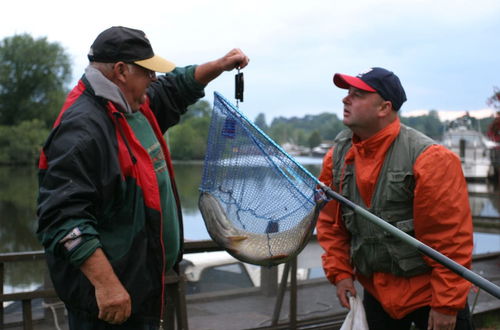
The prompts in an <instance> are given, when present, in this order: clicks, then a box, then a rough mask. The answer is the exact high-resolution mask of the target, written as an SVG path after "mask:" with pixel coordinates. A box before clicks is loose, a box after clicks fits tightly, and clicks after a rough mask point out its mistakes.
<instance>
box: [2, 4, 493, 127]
mask: <svg viewBox="0 0 500 330" xmlns="http://www.w3.org/2000/svg"><path fill="white" fill-rule="evenodd" d="M2 13H3V15H2V19H1V20H0V38H1V39H3V38H5V37H7V36H12V35H14V34H21V33H29V34H31V35H32V36H34V37H47V38H48V40H49V41H51V42H52V41H55V42H59V43H60V44H61V45H62V46H63V47H64V48H65V49H66V50H67V52H68V54H69V55H70V56H71V59H72V61H73V84H74V83H75V82H76V81H77V79H78V78H79V77H80V75H81V73H82V72H83V70H84V68H85V66H86V65H87V63H88V62H87V57H86V54H87V52H88V49H89V47H90V45H91V43H92V42H93V40H94V39H95V37H96V36H97V34H99V33H100V32H101V31H102V30H104V29H106V28H108V27H110V26H112V25H123V26H128V27H133V28H138V29H141V30H143V31H145V32H146V34H147V35H148V37H149V39H150V41H151V43H152V45H153V49H154V50H155V52H156V53H157V54H158V55H161V56H163V57H165V58H167V59H169V60H171V61H173V62H175V63H176V64H177V65H178V66H184V65H188V64H194V63H203V62H206V61H209V60H212V59H215V58H218V57H221V56H222V55H224V54H225V53H226V52H227V51H229V50H230V49H231V48H234V47H238V48H241V49H242V50H243V51H244V52H245V53H246V54H247V55H248V56H249V57H250V65H249V66H248V67H247V68H246V69H245V70H243V72H244V75H245V100H244V102H243V103H242V104H241V105H240V109H241V110H242V111H243V112H245V113H246V114H247V115H248V117H250V118H251V119H254V118H255V117H256V116H257V114H259V113H261V112H262V113H265V114H266V118H267V120H268V122H269V121H270V120H271V119H272V118H274V117H276V116H284V117H292V116H299V117H302V116H303V115H305V114H319V113H322V112H333V113H336V114H337V115H338V116H339V117H340V118H342V102H341V100H342V97H343V96H344V95H345V93H346V92H345V91H344V90H340V89H338V88H336V87H334V85H333V84H332V75H333V73H335V72H341V73H346V74H351V75H356V74H357V73H359V72H362V71H366V69H368V68H369V67H372V66H381V67H385V68H387V69H390V70H392V71H394V72H395V73H396V74H397V75H398V76H399V77H400V79H401V81H402V83H403V86H404V87H405V90H406V94H407V97H408V101H407V102H406V103H405V104H404V105H403V107H402V114H403V115H406V114H410V113H412V112H414V111H418V110H428V109H435V110H439V111H440V112H441V111H450V112H451V111H452V112H453V113H456V114H463V113H464V112H465V111H470V112H471V113H472V114H474V113H476V111H478V110H484V109H487V108H488V107H487V105H486V99H487V98H488V97H489V96H491V95H492V94H493V87H494V86H499V87H500V42H499V37H500V1H498V0H475V1H470V0H467V1H462V0H442V1H441V0H406V1H402V0H374V1H368V0H356V1H345V0H343V1H338V0H324V1H320V0H307V1H304V0H303V1H296V0H287V1H282V0H276V1H273V0H253V1H239V0H182V1H170V0H162V1H157V0H147V1H145V0H144V1H130V0H122V1H113V0H109V1H107V0H101V1H95V0H87V1H83V2H78V3H77V2H68V1H62V0H57V1H51V0H48V1H35V0H30V1H23V0H16V1H7V2H3V3H2ZM214 90H217V91H219V92H220V93H222V94H223V95H225V96H226V97H227V98H228V99H229V100H234V73H227V72H226V73H224V74H223V75H222V76H220V77H219V78H218V79H217V80H216V81H214V82H213V83H212V84H210V85H209V86H208V87H207V89H206V92H207V95H206V100H207V101H209V102H210V103H212V100H213V91H214ZM490 111H492V110H491V109H490Z"/></svg>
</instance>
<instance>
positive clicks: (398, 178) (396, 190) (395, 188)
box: [386, 172, 415, 202]
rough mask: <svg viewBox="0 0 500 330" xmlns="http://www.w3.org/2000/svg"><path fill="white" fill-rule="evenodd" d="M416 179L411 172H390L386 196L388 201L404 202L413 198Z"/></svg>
mask: <svg viewBox="0 0 500 330" xmlns="http://www.w3.org/2000/svg"><path fill="white" fill-rule="evenodd" d="M414 188H415V180H414V178H413V174H412V173H409V172H388V173H387V187H386V198H387V200H388V201H393V202H404V201H409V200H412V199H413V189H414Z"/></svg>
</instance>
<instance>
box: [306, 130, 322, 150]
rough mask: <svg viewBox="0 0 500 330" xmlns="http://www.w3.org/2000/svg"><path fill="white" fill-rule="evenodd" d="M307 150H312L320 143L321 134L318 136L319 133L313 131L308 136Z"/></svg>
mask: <svg viewBox="0 0 500 330" xmlns="http://www.w3.org/2000/svg"><path fill="white" fill-rule="evenodd" d="M308 142H309V148H310V149H311V150H312V149H313V148H314V147H317V146H319V144H320V143H321V134H319V131H314V132H312V133H311V135H310V136H309V140H308Z"/></svg>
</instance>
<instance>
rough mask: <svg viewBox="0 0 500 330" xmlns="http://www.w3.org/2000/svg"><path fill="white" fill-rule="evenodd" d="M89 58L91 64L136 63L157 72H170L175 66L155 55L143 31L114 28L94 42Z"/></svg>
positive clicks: (103, 33)
mask: <svg viewBox="0 0 500 330" xmlns="http://www.w3.org/2000/svg"><path fill="white" fill-rule="evenodd" d="M88 58H89V60H90V61H91V62H105V63H114V62H119V61H123V62H126V63H135V64H137V65H140V66H142V67H144V68H146V69H149V70H151V71H155V72H170V71H172V70H173V69H174V68H175V64H174V63H172V62H170V61H167V60H166V59H164V58H162V57H160V56H158V55H155V53H154V52H153V48H152V47H151V43H150V42H149V40H148V38H147V37H146V34H145V33H144V32H143V31H141V30H136V29H131V28H127V27H123V26H113V27H110V28H109V29H107V30H104V31H103V32H101V33H100V34H99V35H98V36H97V38H96V39H95V40H94V43H93V44H92V46H90V51H89V54H88Z"/></svg>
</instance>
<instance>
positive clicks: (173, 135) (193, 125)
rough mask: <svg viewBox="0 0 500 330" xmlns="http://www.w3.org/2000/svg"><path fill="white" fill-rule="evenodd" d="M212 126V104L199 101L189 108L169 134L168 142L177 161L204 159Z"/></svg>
mask: <svg viewBox="0 0 500 330" xmlns="http://www.w3.org/2000/svg"><path fill="white" fill-rule="evenodd" d="M209 125H210V104H209V103H208V102H207V101H205V100H202V101H198V102H196V103H195V104H193V105H192V106H190V107H189V108H188V112H187V113H186V114H184V115H183V116H182V117H181V121H180V123H179V124H178V125H176V126H174V127H172V128H170V129H169V130H168V132H167V141H168V144H169V146H170V150H171V152H172V158H173V159H176V160H191V159H203V158H204V157H205V150H206V146H207V137H208V127H209Z"/></svg>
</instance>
